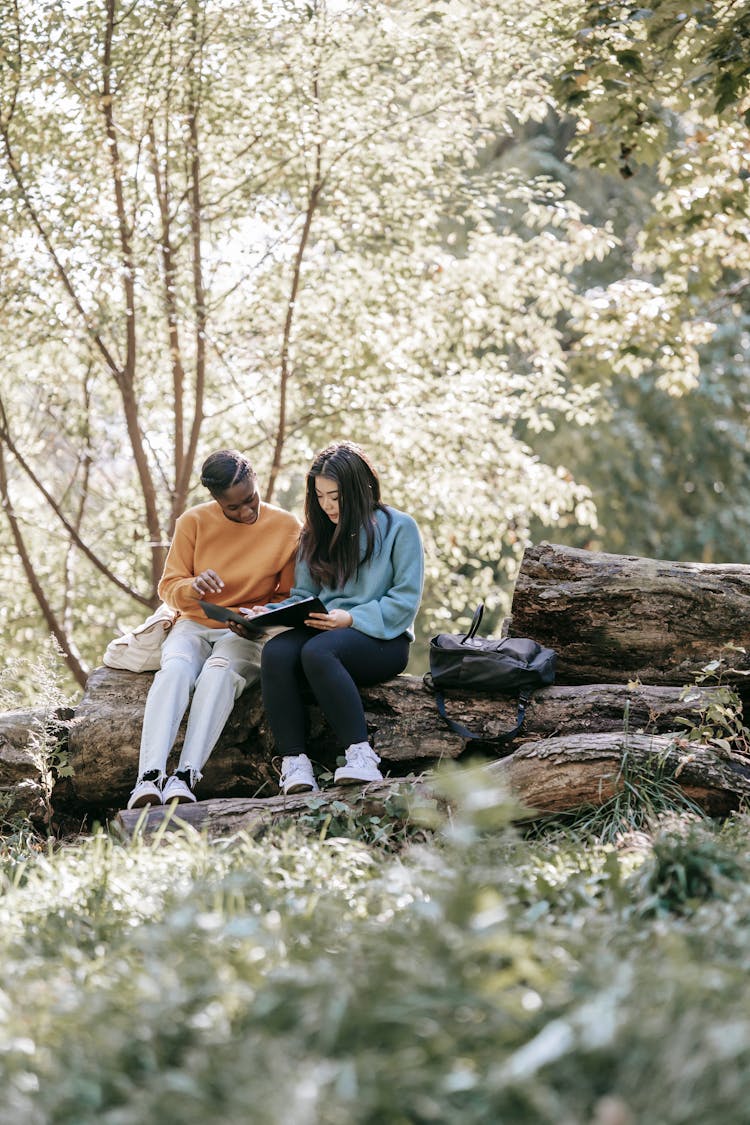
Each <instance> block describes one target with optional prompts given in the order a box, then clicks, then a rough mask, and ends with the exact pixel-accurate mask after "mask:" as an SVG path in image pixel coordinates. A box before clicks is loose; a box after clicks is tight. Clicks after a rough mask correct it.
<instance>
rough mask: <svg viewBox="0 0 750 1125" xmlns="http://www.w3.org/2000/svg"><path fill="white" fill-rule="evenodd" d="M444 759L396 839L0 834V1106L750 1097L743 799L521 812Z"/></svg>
mask: <svg viewBox="0 0 750 1125" xmlns="http://www.w3.org/2000/svg"><path fill="white" fill-rule="evenodd" d="M446 786H447V788H448V789H449V790H450V792H451V795H452V798H453V800H454V806H453V807H454V812H453V813H452V815H451V817H450V818H449V819H448V820H445V821H443V822H442V823H440V824H438V825H437V827H435V828H433V830H432V831H431V832H426V831H425V830H424V829H419V830H418V831H417V833H416V841H417V842H415V838H411V839H403V840H401V841H400V844H401V846H400V850H398V851H396V850H394V849H393V848H392V847H391V846H388V845H387V843H384V842H383V840H382V839H380V835H381V833H380V828H381V827H382V823H381V824H379V825H375V826H372V825H370V826H366V829H365V835H367V834H368V833H369V837H368V838H370V839H374V840H375V843H364V842H362V841H361V840H356V839H353V838H351V836H352V832H353V828H354V827H355V826H354V825H353V824H352V823H351V822H350V821H347V823H346V824H345V825H344V828H345V829H346V831H347V833H348V836H336V835H333V834H332V828H334V827H335V825H333V822H328V823H327V824H325V825H323V824H318V823H317V822H316V823H314V824H311V825H309V826H308V830H307V831H303V830H300V829H296V830H286V831H274V832H270V833H268V834H266V835H265V836H264V837H263V838H262V839H253V838H251V837H249V836H241V837H238V838H236V839H233V840H231V841H224V842H214V843H210V842H208V841H207V840H206V839H204V838H202V837H200V836H198V835H196V834H195V833H192V832H186V833H185V834H182V835H179V834H178V835H176V836H174V837H171V838H170V839H169V840H167V839H165V840H163V841H162V842H161V843H160V844H159V845H154V844H153V843H149V842H146V841H144V840H143V839H136V840H135V841H133V842H132V843H123V842H121V841H118V840H115V839H113V838H110V837H109V836H107V835H106V834H104V833H102V832H100V833H97V834H95V835H93V836H90V837H86V838H83V839H81V840H80V841H79V842H77V843H75V844H70V845H63V846H62V847H57V848H55V849H42V850H34V849H30V848H28V847H26V848H25V850H24V849H23V848H22V846H21V843H22V842H20V841H19V846H18V848H17V849H15V850H13V849H6V851H5V852H3V853H0V887H1V888H2V895H1V896H0V956H1V958H2V965H3V978H2V988H1V989H0V1020H1V1021H2V1029H3V1030H2V1037H1V1039H0V1121H2V1122H5V1121H9V1122H10V1121H14V1122H15V1121H18V1122H23V1125H37V1123H40V1125H42V1123H43V1125H47V1123H50V1125H53V1123H54V1125H56V1123H60V1125H62V1123H65V1125H68V1123H70V1125H72V1123H75V1125H87V1123H89V1122H91V1123H93V1122H97V1123H105V1125H130V1123H131V1122H132V1123H133V1125H135V1123H138V1125H143V1123H144V1122H145V1123H149V1122H154V1123H156V1122H158V1123H159V1125H171V1123H175V1125H176V1123H178V1122H179V1123H181V1125H191V1123H192V1122H199V1121H200V1122H205V1121H206V1120H210V1121H212V1122H218V1123H222V1125H224V1123H226V1125H229V1123H231V1125H235V1123H236V1125H240V1123H244V1122H252V1123H256V1122H257V1123H260V1125H265V1123H273V1125H276V1123H279V1125H287V1123H293V1125H305V1123H311V1125H312V1123H315V1125H317V1123H321V1125H323V1123H324V1125H339V1123H341V1125H352V1123H359V1122H366V1123H372V1125H375V1123H388V1125H400V1123H404V1125H405V1123H412V1122H425V1123H428V1122H451V1123H453V1122H457V1121H458V1122H461V1123H462V1125H473V1123H477V1125H479V1123H482V1125H485V1123H486V1122H488V1121H493V1122H495V1121H497V1122H506V1121H507V1122H512V1123H513V1125H516V1123H521V1125H523V1123H525V1122H550V1123H552V1122H554V1123H555V1125H560V1123H563V1125H565V1123H570V1125H579V1123H589V1122H590V1123H592V1125H594V1123H596V1125H605V1123H606V1122H619V1123H622V1125H628V1123H632V1125H635V1123H636V1122H637V1123H638V1125H641V1123H647V1125H648V1123H651V1122H653V1123H654V1125H657V1123H658V1125H661V1123H664V1125H672V1123H675V1125H676V1123H686V1122H696V1123H697V1122H700V1123H701V1125H711V1123H712V1122H716V1123H717V1125H718V1123H719V1122H721V1123H722V1125H724V1123H727V1122H728V1123H730V1125H732V1123H733V1122H737V1123H739V1122H744V1121H746V1119H747V1113H746V1107H747V1105H748V1104H750V1065H749V1064H750V1018H749V1017H748V1016H747V1010H746V1000H745V993H746V985H745V981H746V979H747V974H748V970H750V881H749V880H748V872H749V865H748V861H747V859H746V858H745V857H746V855H747V854H748V850H749V849H748V845H749V844H750V820H748V818H747V817H744V816H737V817H735V818H733V820H732V821H731V822H730V823H728V824H727V825H726V826H725V827H724V828H722V829H719V828H717V827H716V826H714V825H711V824H710V823H707V822H705V821H703V820H700V819H697V818H696V817H695V816H694V815H692V814H690V813H681V814H679V813H678V814H675V813H674V812H672V813H671V814H670V815H669V816H666V815H665V816H663V817H662V819H661V820H660V821H659V820H657V821H653V822H651V824H650V825H649V826H646V827H644V829H643V831H642V832H641V833H640V836H639V840H638V846H637V847H635V846H630V847H627V848H622V849H620V848H617V847H615V846H613V845H612V844H611V843H605V842H603V841H602V840H601V839H600V840H598V841H597V840H595V839H592V838H591V837H587V838H585V839H584V837H582V836H579V835H577V834H576V833H575V831H573V830H568V831H567V832H557V833H556V834H554V835H553V834H549V835H548V836H544V835H538V836H536V837H534V838H530V839H524V838H522V837H521V836H520V835H519V834H518V832H517V831H515V830H514V829H513V828H512V827H511V823H512V821H513V819H514V816H515V815H516V814H517V809H516V808H515V806H513V805H512V804H511V803H510V802H509V801H508V800H507V798H506V797H505V795H504V793H503V792H502V791H501V790H498V789H494V788H493V789H488V788H485V789H483V790H482V791H477V789H476V786H475V784H473V782H472V781H471V779H470V778H467V777H466V776H465V775H464V774H462V773H461V772H460V771H456V772H455V773H454V774H453V775H451V776H450V777H449V779H448V781H447V782H446ZM433 811H434V810H433ZM342 815H343V814H342Z"/></svg>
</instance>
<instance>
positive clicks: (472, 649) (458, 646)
mask: <svg viewBox="0 0 750 1125" xmlns="http://www.w3.org/2000/svg"><path fill="white" fill-rule="evenodd" d="M483 613H484V606H483V605H478V606H477V608H476V610H475V612H474V618H473V620H472V622H471V628H470V629H469V632H468V633H458V634H455V633H439V634H438V636H436V637H433V638H432V640H431V641H430V671H429V672H428V673H427V674H426V675H425V677H424V681H425V684H426V685H427V686H428V687H429V688H430V689H431V690H432V691H434V693H435V702H436V704H437V709H438V711H439V713H440V716H441V718H442V719H443V720H444V721H445V723H446V725H447V726H448V727H450V729H451V730H452V731H453V732H454V733H455V734H460V735H461V737H462V738H465V739H468V740H470V741H472V742H482V743H487V744H489V745H494V746H503V745H505V744H506V743H508V742H510V741H512V739H514V738H515V737H516V735H518V734H519V732H520V730H521V727H522V726H523V721H524V718H525V717H526V704H527V703H528V702H529V696H530V694H531V693H532V692H533V691H534V689H535V688H538V687H544V686H546V685H548V684H552V683H554V681H555V663H556V655H555V653H554V651H553V650H552V649H551V648H543V647H542V646H541V645H540V644H537V642H536V641H531V640H528V639H527V638H526V637H505V638H504V639H503V640H497V639H495V638H494V637H477V636H476V632H477V629H478V628H479V625H480V623H481V620H482V615H483ZM450 688H468V689H469V690H471V691H484V692H488V693H490V694H492V695H517V696H518V715H517V717H516V725H515V727H513V729H512V730H509V731H504V732H503V733H502V734H497V735H493V736H492V737H490V738H488V737H485V736H484V735H481V734H475V733H473V732H472V731H470V730H468V728H467V727H465V726H462V724H461V723H456V722H454V720H453V719H449V718H448V716H447V715H446V713H445V696H444V694H443V691H444V689H450Z"/></svg>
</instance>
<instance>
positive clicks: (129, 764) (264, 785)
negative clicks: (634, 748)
mask: <svg viewBox="0 0 750 1125" xmlns="http://www.w3.org/2000/svg"><path fill="white" fill-rule="evenodd" d="M152 679H153V677H152V675H150V674H148V673H140V674H136V673H133V672H118V671H113V670H111V669H108V668H98V669H97V670H96V671H95V672H94V673H92V675H91V676H90V677H89V680H88V684H87V687H86V692H85V694H84V697H83V699H82V701H81V703H80V704H79V706H78V707H77V709H76V712H75V716H74V718H73V719H72V721H71V723H70V726H69V743H68V759H69V763H70V765H71V766H72V767H73V770H74V775H73V777H72V778H71V779H69V780H66V781H65V782H64V783H63V784H62V785H61V786H60V787H59V788H58V789H56V791H55V792H56V796H55V804H56V807H60V808H66V809H81V810H83V811H85V810H86V809H96V810H99V809H102V808H106V807H110V808H120V807H122V806H123V805H124V804H125V802H126V800H127V796H128V793H129V792H130V789H131V788H132V786H133V784H134V781H135V778H136V773H137V769H138V748H139V742H140V731H141V725H142V721H143V709H144V706H145V701H146V695H147V692H148V688H149V687H150V685H151V682H152ZM714 694H715V693H714ZM362 696H363V699H364V702H365V712H366V716H367V721H368V726H369V727H370V730H371V732H372V736H373V740H374V744H375V747H376V749H377V752H378V754H379V755H380V756H381V758H382V759H383V763H384V765H383V769H384V770H390V771H391V772H394V773H398V774H402V773H406V772H409V771H410V770H412V769H414V768H423V767H424V766H425V765H428V764H432V763H434V762H435V761H439V760H441V759H444V758H457V757H458V756H459V755H461V754H462V753H463V752H464V749H465V746H466V744H465V742H464V740H463V739H462V738H460V737H458V736H457V735H455V734H453V733H452V732H451V731H450V730H448V729H447V727H446V726H445V725H444V723H443V722H442V720H441V719H440V717H439V715H438V713H437V709H436V707H435V702H434V698H433V696H432V694H431V693H430V692H428V691H427V690H426V689H425V687H424V685H423V683H422V681H421V679H419V678H418V677H416V676H398V677H397V678H396V679H395V680H391V681H389V682H388V683H386V684H381V685H379V686H378V687H373V688H365V689H363V692H362ZM680 696H681V692H680V690H678V689H675V688H669V687H661V688H644V687H638V688H635V689H632V690H631V689H628V688H627V687H623V686H617V685H608V684H605V685H595V684H591V685H587V686H585V687H550V688H545V689H544V690H542V691H539V692H537V693H536V695H535V697H534V699H533V701H532V703H531V704H530V705H529V706H528V708H527V718H526V724H525V728H524V737H530V738H539V737H549V736H551V735H555V734H561V733H565V734H568V735H572V734H578V733H580V732H604V731H618V730H619V731H621V730H623V728H627V729H628V730H631V731H634V732H636V731H642V730H649V731H657V730H669V729H673V728H674V727H675V725H677V718H678V717H680V716H684V717H686V718H688V719H692V720H693V721H695V722H697V721H698V720H699V717H700V714H701V711H702V710H705V708H706V707H707V706H708V702H709V700H710V699H711V698H713V697H714V695H713V694H712V693H711V692H710V691H699V690H698V689H695V690H694V691H693V692H692V693H691V695H690V697H689V698H688V699H685V700H683V699H681V698H680ZM448 709H449V714H450V715H451V716H452V717H455V718H456V719H458V720H459V721H461V722H463V723H464V724H466V725H468V726H469V728H470V729H471V730H476V732H477V733H481V734H482V735H483V736H485V737H486V736H492V735H494V734H497V733H498V732H500V731H504V730H509V729H511V728H512V727H513V726H514V724H515V718H516V710H517V705H516V703H515V701H514V700H512V699H491V698H489V697H487V696H485V695H479V694H471V693H465V694H461V695H456V696H452V697H451V699H450V700H449V701H448ZM310 715H311V729H310V738H309V753H310V755H311V757H312V758H313V759H314V760H315V761H316V762H318V763H319V765H320V766H321V767H322V768H323V769H324V770H325V769H328V770H332V769H333V768H335V764H336V755H337V748H336V746H335V742H334V739H333V735H332V732H331V731H330V728H329V727H328V726H327V724H326V723H325V722H324V721H323V718H322V716H321V714H320V712H319V711H318V710H317V708H311V709H310ZM183 735H184V724H183V726H182V727H181V729H180V733H179V734H178V737H177V741H176V744H175V748H174V751H173V755H172V757H171V758H170V768H171V767H172V765H173V764H174V762H175V761H176V759H177V756H178V755H179V751H180V747H181V745H182V739H183ZM506 752H507V751H506ZM273 755H274V748H273V743H272V739H271V735H270V731H269V730H268V727H267V724H266V722H265V716H264V712H263V708H262V703H261V698H260V692H259V690H258V688H257V687H254V688H250V689H248V690H247V691H246V692H244V693H243V695H241V696H240V698H239V700H238V701H237V703H236V704H235V707H234V710H233V712H232V714H231V716H230V718H229V721H228V722H227V725H226V727H225V729H224V732H223V733H222V736H221V738H220V740H219V743H218V745H217V747H216V749H215V750H214V752H213V754H212V755H211V757H210V758H209V760H208V762H207V763H206V767H205V770H204V775H203V779H202V781H200V782H199V783H198V787H197V789H196V793H197V795H198V796H199V797H200V798H201V799H206V798H228V797H245V798H247V797H251V796H256V795H262V796H264V797H266V796H270V795H272V794H275V793H276V792H277V776H278V775H277V773H276V770H275V769H274V767H273V764H272V758H273Z"/></svg>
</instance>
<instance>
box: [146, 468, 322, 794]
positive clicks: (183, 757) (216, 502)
mask: <svg viewBox="0 0 750 1125" xmlns="http://www.w3.org/2000/svg"><path fill="white" fill-rule="evenodd" d="M201 484H202V485H204V487H205V488H207V489H208V491H209V492H210V493H211V496H212V499H211V500H209V501H208V503H205V504H198V505H196V507H194V508H189V509H188V511H186V512H185V513H184V514H183V515H182V516H180V518H179V519H178V520H177V524H176V526H175V533H174V538H173V540H172V545H171V546H170V548H169V553H168V555H167V560H166V563H165V566H164V573H163V575H162V579H161V582H160V583H159V596H160V597H161V598H162V600H163V601H165V602H166V603H167V604H168V605H170V606H172V607H173V608H174V609H176V610H178V611H179V616H178V618H177V621H176V623H175V624H174V626H173V627H172V629H171V631H170V633H169V635H168V636H167V638H166V640H165V641H164V646H163V648H162V657H161V668H160V670H159V671H158V672H157V673H156V676H155V677H154V682H153V684H152V685H151V688H150V690H149V693H148V698H147V700H146V709H145V713H144V716H143V731H142V734H141V751H140V761H139V765H138V780H137V781H136V784H135V787H134V789H133V791H132V793H131V794H130V799H129V801H128V808H129V809H132V808H139V807H141V806H143V805H152V804H160V803H162V802H163V803H164V804H167V803H168V802H170V801H175V800H176V801H178V802H182V801H194V800H195V799H196V798H195V795H194V793H193V788H194V785H195V783H196V781H198V780H199V779H200V777H201V770H202V769H203V766H204V765H205V763H206V761H207V759H208V757H209V755H210V753H211V751H212V750H213V748H214V746H215V745H216V743H217V741H218V738H219V735H220V734H221V732H222V730H223V728H224V724H225V723H226V721H227V719H228V718H229V715H230V714H231V711H232V708H233V706H234V703H235V700H236V699H237V698H238V697H239V696H240V694H241V693H242V692H243V691H244V689H245V688H246V687H247V686H248V685H249V684H252V683H255V681H256V680H257V679H258V678H259V675H260V655H261V650H262V642H261V643H259V642H258V641H255V640H249V639H247V638H245V637H240V636H237V635H236V634H235V633H233V632H232V631H231V630H230V629H228V628H226V627H225V626H222V625H221V624H220V623H218V622H215V621H212V620H210V619H209V618H207V617H206V615H205V614H204V612H203V610H202V608H201V606H200V605H199V604H198V603H199V601H200V600H201V599H208V600H210V601H212V602H214V603H215V604H217V605H223V606H227V607H228V608H230V609H235V610H237V609H239V608H240V606H247V605H255V604H257V603H267V602H277V601H282V600H283V599H284V598H286V597H287V595H288V593H289V590H290V587H291V585H292V579H293V577H294V560H295V555H296V552H297V544H298V541H299V532H300V523H299V520H298V519H297V517H296V516H294V515H292V514H291V512H285V511H284V510H283V509H282V508H276V507H274V506H273V505H272V504H265V503H264V502H263V501H262V500H261V498H260V493H259V492H258V482H257V479H256V476H255V473H254V471H253V469H252V467H251V465H250V463H249V461H248V460H247V459H246V458H245V457H243V456H242V455H241V454H239V453H236V452H234V450H227V449H222V450H219V452H218V453H212V454H211V456H210V457H208V458H207V459H206V461H204V463H203V467H202V469H201ZM191 692H192V695H193V699H192V705H191V707H190V715H189V717H188V724H187V730H186V732H185V742H184V744H183V747H182V753H181V754H180V760H179V763H178V765H177V769H176V771H175V772H174V773H173V774H172V776H171V777H169V778H168V779H167V777H166V772H165V771H166V765H167V758H168V757H169V752H170V750H171V749H172V746H173V744H174V741H175V738H176V737H177V731H178V728H179V725H180V722H181V720H182V717H183V715H184V714H185V711H186V710H187V707H188V703H189V702H190V695H191Z"/></svg>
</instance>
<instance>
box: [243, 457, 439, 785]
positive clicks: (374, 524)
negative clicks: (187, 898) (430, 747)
mask: <svg viewBox="0 0 750 1125" xmlns="http://www.w3.org/2000/svg"><path fill="white" fill-rule="evenodd" d="M423 576H424V556H423V550H422V541H421V539H420V536H419V530H418V529H417V525H416V523H415V522H414V520H413V519H412V518H411V516H407V515H405V514H404V513H403V512H399V511H396V509H395V508H388V507H386V506H385V505H384V504H382V503H381V500H380V481H379V480H378V475H377V473H376V472H375V469H374V468H373V467H372V465H371V464H370V461H369V460H368V458H367V456H366V454H365V453H364V451H363V450H362V449H360V448H359V446H357V445H354V444H353V443H352V442H348V441H345V442H337V443H336V444H335V445H330V446H328V447H327V448H326V449H324V450H323V451H322V452H321V453H319V454H318V456H317V457H316V458H315V460H314V462H313V464H312V466H311V467H310V470H309V472H308V474H307V492H306V496H305V526H304V528H303V531H302V538H301V540H300V549H299V555H298V558H297V567H296V570H295V577H294V586H293V588H292V591H291V595H290V597H289V599H288V601H289V602H292V601H299V600H301V599H302V598H307V597H311V596H312V595H317V596H318V597H319V598H320V600H321V601H322V602H323V604H324V605H325V607H326V610H327V612H326V613H324V614H322V613H311V614H310V617H309V618H308V619H307V620H306V622H305V627H304V628H300V629H288V630H286V631H285V632H283V633H279V634H278V635H277V636H275V637H273V638H272V639H271V640H270V641H268V643H267V644H266V645H265V648H264V649H263V657H262V665H261V682H262V685H263V703H264V706H265V709H266V714H267V715H268V719H269V723H270V725H271V730H272V731H273V735H274V738H275V740H276V744H277V746H278V749H279V752H280V753H281V755H282V756H283V764H282V770H281V783H280V784H281V789H282V792H284V793H300V792H304V791H306V790H316V789H317V788H318V785H317V783H316V781H315V777H314V775H313V770H312V764H311V762H310V759H309V758H308V756H307V754H306V753H305V705H304V701H303V690H304V688H305V685H309V687H310V689H311V690H312V693H313V695H314V696H315V698H316V700H317V702H318V704H319V706H320V708H321V710H322V711H323V713H324V715H325V716H326V718H327V719H328V721H329V723H330V724H331V726H332V728H333V730H334V732H335V733H336V736H337V738H338V740H339V742H340V744H341V746H343V747H345V750H346V765H345V766H341V768H340V769H337V770H336V774H335V778H334V780H335V782H336V783H337V784H339V783H343V782H357V781H378V780H380V779H381V778H382V774H381V772H380V770H379V769H378V762H379V761H380V758H379V757H378V756H377V754H376V753H375V751H374V750H373V749H372V747H371V746H370V744H369V742H368V739H367V725H366V723H365V713H364V708H363V706H362V700H361V698H360V694H359V691H358V687H360V686H361V687H364V686H367V685H371V684H379V683H383V682H384V681H385V680H389V679H391V677H393V676H396V675H397V674H398V673H399V672H403V670H404V668H405V667H406V664H407V661H408V659H409V645H410V643H411V641H413V640H414V632H413V624H414V618H415V616H416V613H417V609H418V608H419V601H420V598H421V594H422V581H423ZM281 604H282V605H283V604H285V603H283V602H282V603H281ZM273 608H277V607H275V606H274V607H273Z"/></svg>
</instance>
